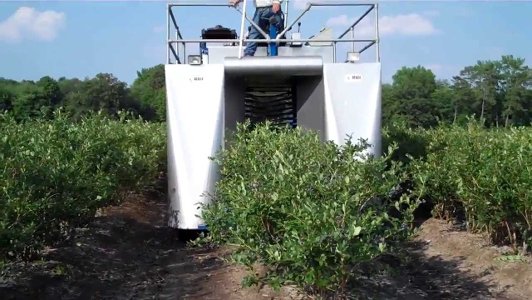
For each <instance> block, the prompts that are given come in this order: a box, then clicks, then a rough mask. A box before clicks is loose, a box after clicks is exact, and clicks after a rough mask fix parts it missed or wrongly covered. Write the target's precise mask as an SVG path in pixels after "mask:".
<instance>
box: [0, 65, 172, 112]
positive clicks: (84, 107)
mask: <svg viewBox="0 0 532 300" xmlns="http://www.w3.org/2000/svg"><path fill="white" fill-rule="evenodd" d="M165 92H166V91H165V77H164V65H157V66H154V67H151V68H146V69H142V70H141V71H139V72H137V78H136V79H135V81H134V82H133V84H132V85H131V86H130V87H129V86H128V85H127V84H126V83H125V82H122V81H120V80H118V78H116V77H115V76H114V75H113V74H110V73H100V74H97V75H96V76H94V77H93V78H85V79H83V80H80V79H78V78H72V79H67V78H64V77H61V78H59V79H58V80H56V79H53V78H51V77H50V76H44V77H42V78H41V79H39V80H38V81H30V80H22V81H15V80H10V79H5V78H0V111H1V112H5V111H8V112H9V113H11V114H13V116H14V117H15V118H16V119H17V120H18V121H24V120H27V119H34V118H51V117H52V115H53V111H54V110H56V109H59V108H62V109H63V110H64V111H65V112H66V113H67V114H69V115H70V116H71V118H72V119H73V120H78V119H80V118H81V117H82V116H84V115H86V114H88V113H91V112H96V111H99V112H102V113H104V114H107V115H108V116H110V117H118V113H119V112H120V111H127V112H130V113H132V114H133V115H135V116H137V117H142V118H143V119H145V120H148V121H164V119H165Z"/></svg>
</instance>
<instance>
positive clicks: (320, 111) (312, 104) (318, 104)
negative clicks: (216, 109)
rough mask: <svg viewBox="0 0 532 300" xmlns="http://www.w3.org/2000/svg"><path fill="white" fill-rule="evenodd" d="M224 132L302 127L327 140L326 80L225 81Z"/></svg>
mask: <svg viewBox="0 0 532 300" xmlns="http://www.w3.org/2000/svg"><path fill="white" fill-rule="evenodd" d="M224 90H225V105H224V106H225V109H224V111H225V113H224V114H225V128H226V129H228V130H235V129H236V125H237V123H241V122H244V121H246V120H249V121H250V122H251V124H258V123H261V122H264V121H267V120H268V121H270V122H272V123H273V124H275V125H280V126H289V127H291V128H296V127H298V126H299V127H303V128H305V129H310V130H314V131H317V132H318V133H319V134H320V136H322V137H323V136H324V135H323V133H324V130H325V121H324V115H325V112H324V100H323V99H324V98H325V95H324V88H323V76H321V75H314V76H277V77H274V76H272V77H270V78H268V80H264V78H260V79H259V77H254V76H245V77H244V76H229V77H226V79H225V89H224Z"/></svg>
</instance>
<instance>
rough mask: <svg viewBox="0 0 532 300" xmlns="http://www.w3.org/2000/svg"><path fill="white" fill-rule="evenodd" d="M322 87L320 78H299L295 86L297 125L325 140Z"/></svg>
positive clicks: (321, 78)
mask: <svg viewBox="0 0 532 300" xmlns="http://www.w3.org/2000/svg"><path fill="white" fill-rule="evenodd" d="M323 87H324V86H323V77H322V76H309V77H300V78H298V81H297V85H296V95H297V124H298V126H300V127H302V128H305V129H310V130H313V131H315V132H316V133H317V134H319V136H320V137H321V138H322V139H324V138H325V122H324V116H325V112H324V109H325V107H324V101H323V99H324V96H325V95H324V88H323Z"/></svg>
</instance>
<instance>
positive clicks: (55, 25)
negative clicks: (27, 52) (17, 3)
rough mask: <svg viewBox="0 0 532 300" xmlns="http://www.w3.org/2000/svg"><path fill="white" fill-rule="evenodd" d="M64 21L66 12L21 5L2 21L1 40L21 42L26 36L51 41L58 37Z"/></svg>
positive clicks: (0, 23)
mask: <svg viewBox="0 0 532 300" xmlns="http://www.w3.org/2000/svg"><path fill="white" fill-rule="evenodd" d="M64 23H65V14H64V13H62V12H56V11H52V10H47V11H42V12H40V11H37V10H35V9H34V8H32V7H20V8H19V9H18V10H17V11H15V13H13V14H12V15H11V16H10V17H8V18H7V19H6V20H4V21H2V22H0V41H7V42H19V41H21V40H23V39H25V38H28V39H32V38H33V39H37V40H42V41H51V40H53V39H55V38H56V37H57V34H58V32H59V30H60V29H61V28H62V27H63V26H64Z"/></svg>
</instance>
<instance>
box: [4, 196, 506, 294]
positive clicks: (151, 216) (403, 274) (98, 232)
mask: <svg viewBox="0 0 532 300" xmlns="http://www.w3.org/2000/svg"><path fill="white" fill-rule="evenodd" d="M135 201H137V202H138V203H135ZM135 201H133V204H130V205H129V206H128V205H123V206H120V207H118V208H114V209H111V211H110V212H108V213H107V214H105V215H103V216H100V217H97V218H96V219H95V221H94V222H93V223H91V225H90V226H88V227H86V228H79V229H77V230H76V233H75V236H74V237H73V239H72V240H71V241H70V242H69V243H68V244H67V245H64V246H62V247H59V248H57V249H51V250H49V251H48V252H47V253H46V255H44V257H43V259H42V261H39V262H32V263H27V264H24V263H21V262H17V263H10V264H8V265H7V267H6V268H5V269H4V270H3V271H2V273H1V274H0V298H1V299H54V300H57V299H206V298H205V297H207V296H206V295H208V299H227V295H235V297H232V296H231V297H230V298H232V299H266V298H265V297H264V293H263V292H262V291H256V292H254V293H249V292H248V293H246V294H245V296H238V297H237V296H236V293H238V289H239V286H238V284H239V283H238V282H237V281H234V280H232V281H224V278H225V277H217V278H216V282H214V280H215V279H214V278H213V277H211V275H212V274H214V273H217V274H228V273H231V272H233V270H236V269H233V268H227V265H226V264H225V263H224V261H223V260H222V258H221V257H219V256H218V255H217V254H216V253H215V251H213V250H209V249H190V248H187V247H186V246H185V244H184V243H183V242H182V241H180V240H179V239H178V236H177V233H176V231H174V230H172V229H169V228H166V227H164V226H163V225H162V222H161V220H164V218H163V217H164V216H163V212H164V210H165V208H164V203H161V202H160V201H153V200H146V199H140V200H139V199H136V200H135ZM427 247H429V244H428V243H423V242H419V241H415V242H411V243H409V244H408V245H406V246H405V248H404V249H403V250H402V251H401V252H400V253H397V254H396V255H393V256H392V255H387V256H383V257H381V258H379V259H378V260H377V261H376V262H374V263H372V264H368V265H365V266H361V267H360V268H359V269H358V270H357V271H358V272H360V273H361V274H362V275H361V277H360V278H359V280H358V281H357V283H356V284H353V286H352V288H351V289H350V294H351V298H352V299H505V297H504V294H503V292H504V290H501V289H500V287H499V288H498V289H497V288H494V287H493V286H490V285H488V284H487V283H485V282H483V280H482V278H480V277H479V276H472V275H468V273H467V272H463V270H461V268H460V263H461V260H463V258H462V257H454V259H453V260H449V259H447V258H446V259H441V258H440V257H438V256H432V257H428V256H427V255H426V254H425V253H424V251H425V249H426V248H427ZM198 258H203V259H198ZM222 269H223V270H222ZM462 269H463V268H462ZM220 270H222V271H220ZM239 272H241V271H239ZM229 275H231V274H229ZM224 276H226V275H224ZM233 278H235V277H234V276H233ZM222 289H223V291H222ZM495 291H498V292H495ZM268 299H269V298H268ZM277 299H290V298H289V297H288V296H287V297H283V296H281V298H277Z"/></svg>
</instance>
